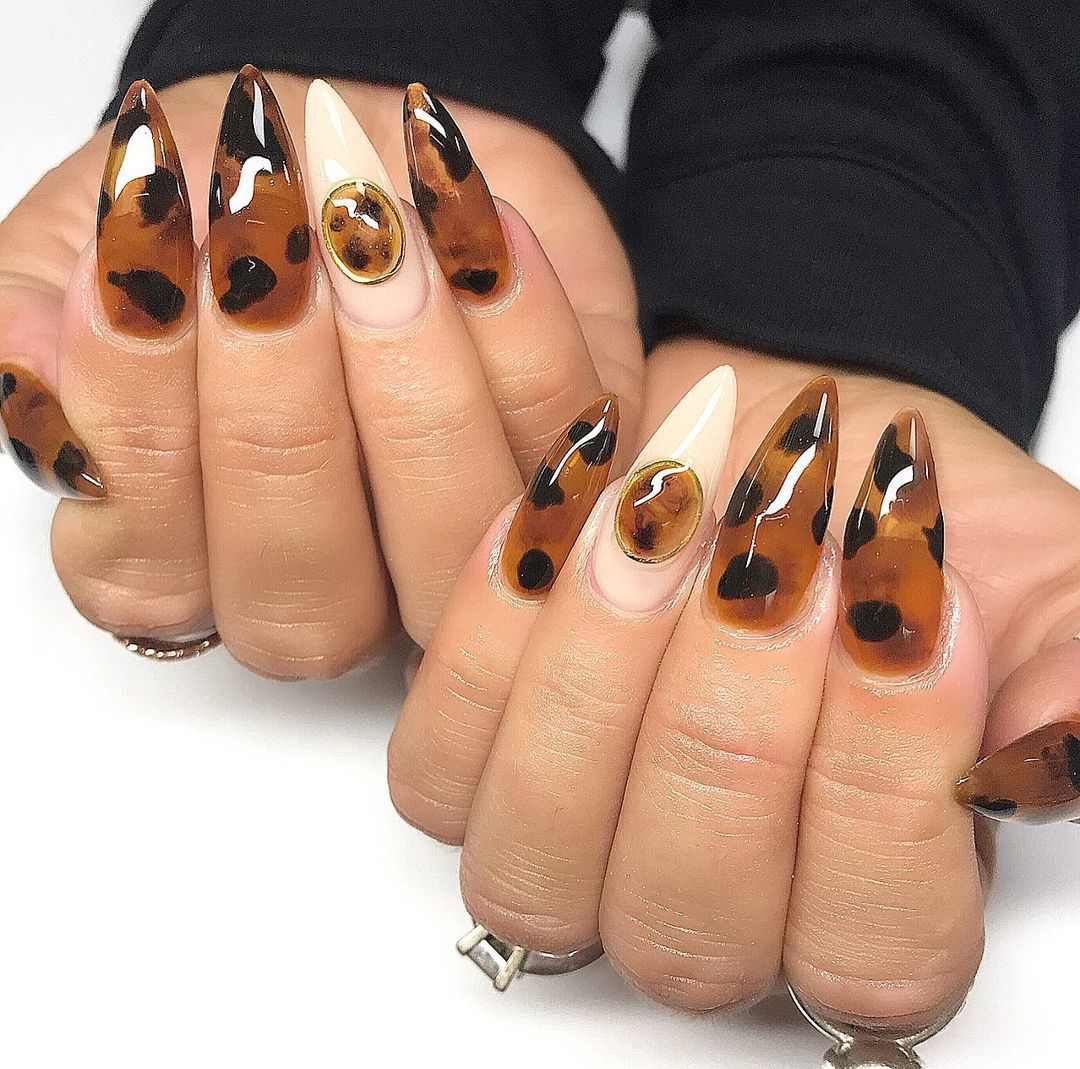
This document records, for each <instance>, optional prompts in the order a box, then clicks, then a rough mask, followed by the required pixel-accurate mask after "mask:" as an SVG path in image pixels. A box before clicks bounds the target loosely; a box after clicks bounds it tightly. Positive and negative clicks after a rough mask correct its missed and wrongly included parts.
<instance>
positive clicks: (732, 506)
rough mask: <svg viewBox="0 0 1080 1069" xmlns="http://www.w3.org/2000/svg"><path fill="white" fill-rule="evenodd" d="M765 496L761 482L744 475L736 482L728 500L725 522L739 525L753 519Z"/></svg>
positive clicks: (732, 525)
mask: <svg viewBox="0 0 1080 1069" xmlns="http://www.w3.org/2000/svg"><path fill="white" fill-rule="evenodd" d="M764 497H765V490H764V489H763V487H762V485H761V483H759V482H758V481H757V479H751V478H750V477H749V476H748V475H742V476H741V477H740V478H739V481H738V482H737V483H736V484H735V490H734V492H733V493H732V495H731V500H730V501H729V502H728V507H727V512H725V513H724V523H725V524H726V525H727V526H728V527H738V526H739V525H740V524H744V523H746V521H747V520H750V519H753V517H754V516H755V515H756V513H757V510H758V509H759V508H760V507H761V501H762V499H763V498H764Z"/></svg>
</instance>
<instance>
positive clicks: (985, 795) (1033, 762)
mask: <svg viewBox="0 0 1080 1069" xmlns="http://www.w3.org/2000/svg"><path fill="white" fill-rule="evenodd" d="M956 797H957V799H958V801H960V802H961V803H962V804H963V805H966V806H968V807H970V808H971V809H973V810H975V812H976V813H981V814H982V815H983V816H986V817H991V818H992V819H994V820H1003V821H1013V822H1016V823H1020V824H1052V823H1057V822H1059V821H1068V820H1076V819H1077V818H1080V720H1065V721H1061V722H1059V723H1056V724H1047V725H1045V726H1044V727H1041V728H1036V730H1035V731H1032V732H1030V733H1029V734H1027V735H1024V736H1023V737H1022V738H1019V739H1017V740H1016V741H1015V742H1012V743H1010V744H1009V745H1008V746H1003V747H1002V748H1001V749H1000V750H996V751H995V752H994V753H992V754H990V755H989V756H987V757H984V758H983V759H982V760H981V761H979V762H978V764H976V765H975V767H974V768H972V769H971V771H970V772H968V773H967V775H966V776H964V777H963V778H962V779H961V780H960V782H959V783H957V785H956Z"/></svg>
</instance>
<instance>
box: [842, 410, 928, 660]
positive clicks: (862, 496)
mask: <svg viewBox="0 0 1080 1069" xmlns="http://www.w3.org/2000/svg"><path fill="white" fill-rule="evenodd" d="M944 553H945V522H944V519H943V517H942V514H941V505H940V504H939V502H938V489H937V476H936V475H935V471H934V456H933V453H932V452H931V450H930V438H929V436H928V435H927V433H926V426H925V424H924V423H923V419H922V416H920V415H919V413H918V412H916V411H915V410H914V409H905V410H904V411H903V412H900V413H898V414H897V416H896V418H895V419H894V420H893V421H892V423H890V424H889V425H888V426H887V427H886V428H885V432H884V434H882V436H881V440H880V441H879V442H878V445H877V449H876V450H875V451H874V458H873V460H872V461H871V463H870V467H869V469H868V470H867V473H866V478H865V479H864V480H863V485H862V490H861V491H860V492H859V496H858V498H857V499H856V501H855V507H854V508H853V509H852V510H851V515H850V516H849V517H848V521H847V527H846V529H845V531H844V564H843V567H842V568H841V572H840V591H841V596H842V599H843V620H842V623H841V627H840V634H841V637H842V639H843V642H844V645H845V647H846V648H847V650H848V652H849V653H850V654H851V656H852V657H853V658H854V660H855V661H856V662H857V663H858V664H860V665H861V666H862V667H864V668H866V669H867V670H869V671H871V672H876V673H878V674H881V675H904V674H907V673H910V672H913V671H916V670H917V669H919V668H922V667H923V666H925V665H926V663H927V662H928V661H929V660H930V657H931V656H932V654H933V652H934V648H935V647H936V645H937V640H938V634H939V632H940V630H941V605H942V598H943V594H944V579H943V577H942V561H943V559H944Z"/></svg>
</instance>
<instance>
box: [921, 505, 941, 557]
mask: <svg viewBox="0 0 1080 1069" xmlns="http://www.w3.org/2000/svg"><path fill="white" fill-rule="evenodd" d="M922 530H923V534H924V535H926V545H927V548H928V549H929V550H930V556H931V557H933V558H934V560H935V561H937V566H938V567H939V568H940V567H942V564H943V563H944V560H945V517H944V516H943V515H942V514H941V510H940V509H939V510H938V514H937V519H936V520H934V526H933V527H924V528H923V529H922Z"/></svg>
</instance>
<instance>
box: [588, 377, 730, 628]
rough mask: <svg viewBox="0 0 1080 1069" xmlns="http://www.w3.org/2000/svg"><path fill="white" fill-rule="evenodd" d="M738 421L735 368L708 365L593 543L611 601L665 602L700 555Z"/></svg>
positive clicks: (642, 607) (625, 605) (631, 605)
mask: <svg viewBox="0 0 1080 1069" xmlns="http://www.w3.org/2000/svg"><path fill="white" fill-rule="evenodd" d="M734 420H735V373H734V372H733V371H732V370H731V368H730V367H720V368H717V369H716V370H715V371H712V372H710V373H709V374H708V375H706V376H705V377H704V378H703V379H701V381H700V382H698V383H697V384H696V385H695V386H694V387H692V388H691V390H690V391H689V393H687V394H686V396H685V397H684V398H683V399H682V400H681V401H680V402H679V403H678V404H677V405H676V406H675V408H674V409H672V411H671V413H670V414H669V415H668V417H667V419H665V420H664V422H663V423H662V424H661V425H660V426H659V427H658V428H657V430H656V433H655V434H654V435H653V436H652V438H650V439H649V441H648V442H647V443H646V445H645V447H644V449H642V451H641V453H640V455H639V456H638V458H637V461H636V462H635V464H634V466H633V468H632V469H631V471H630V474H629V475H628V476H627V477H626V481H625V482H624V483H623V487H622V490H621V492H620V494H619V497H618V499H617V500H616V501H615V503H614V505H613V507H612V508H611V509H610V516H609V517H607V518H606V522H605V527H604V529H603V530H601V531H600V533H599V535H598V536H597V541H596V545H595V547H594V550H593V557H592V572H593V579H594V581H595V583H596V586H597V587H598V589H599V591H600V593H601V594H602V595H603V596H604V597H605V598H606V599H607V600H608V601H609V602H610V603H611V604H613V605H615V606H617V607H619V608H622V609H626V610H629V611H633V612H648V611H652V610H655V609H658V608H660V607H661V606H662V605H663V604H664V603H665V601H667V600H668V599H669V598H671V597H672V596H673V595H674V593H675V592H676V590H677V589H678V587H679V585H680V584H681V583H682V582H683V580H684V579H685V578H686V576H687V574H688V572H689V571H690V570H691V569H692V568H694V567H695V566H696V564H697V562H698V561H699V559H700V556H699V554H700V550H701V548H702V537H703V530H702V525H703V521H704V520H706V519H707V520H708V522H709V524H710V527H709V532H710V533H711V524H712V522H713V512H712V509H713V501H714V498H715V497H716V490H717V487H718V485H719V482H720V473H721V470H722V468H723V464H724V458H725V457H726V455H727V447H728V442H729V441H730V440H731V429H732V426H733V424H734Z"/></svg>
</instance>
